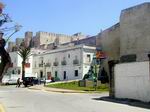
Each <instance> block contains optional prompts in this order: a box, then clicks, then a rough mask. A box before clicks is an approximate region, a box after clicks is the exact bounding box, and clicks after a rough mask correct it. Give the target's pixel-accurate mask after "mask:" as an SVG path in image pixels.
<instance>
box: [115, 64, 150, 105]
mask: <svg viewBox="0 0 150 112" xmlns="http://www.w3.org/2000/svg"><path fill="white" fill-rule="evenodd" d="M114 72H115V97H117V98H130V99H136V100H141V101H144V102H150V74H149V62H134V63H126V64H117V65H116V66H115V70H114Z"/></svg>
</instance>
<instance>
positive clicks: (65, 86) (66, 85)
mask: <svg viewBox="0 0 150 112" xmlns="http://www.w3.org/2000/svg"><path fill="white" fill-rule="evenodd" d="M46 86H47V87H52V88H61V89H69V90H80V91H88V92H90V91H95V88H94V87H79V86H78V81H73V82H66V83H55V84H53V83H50V84H48V85H46ZM108 90H109V87H108V84H101V85H100V86H98V87H97V88H96V91H97V92H104V91H108Z"/></svg>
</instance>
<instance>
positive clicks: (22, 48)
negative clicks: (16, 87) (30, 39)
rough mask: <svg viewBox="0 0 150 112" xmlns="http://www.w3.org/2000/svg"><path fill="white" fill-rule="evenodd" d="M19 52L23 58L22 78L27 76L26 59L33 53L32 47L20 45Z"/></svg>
mask: <svg viewBox="0 0 150 112" xmlns="http://www.w3.org/2000/svg"><path fill="white" fill-rule="evenodd" d="M18 54H19V55H20V56H21V58H22V79H24V76H25V64H26V60H27V59H28V57H29V56H30V54H31V49H30V47H25V46H20V48H19V49H18Z"/></svg>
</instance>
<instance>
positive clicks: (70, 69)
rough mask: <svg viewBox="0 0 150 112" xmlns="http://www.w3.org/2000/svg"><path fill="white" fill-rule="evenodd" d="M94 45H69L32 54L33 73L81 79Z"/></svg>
mask: <svg viewBox="0 0 150 112" xmlns="http://www.w3.org/2000/svg"><path fill="white" fill-rule="evenodd" d="M94 53H95V47H89V46H84V45H78V46H70V47H66V48H59V49H55V50H51V51H47V52H45V53H42V54H35V55H34V56H33V59H34V60H33V74H37V75H38V77H39V78H46V79H49V78H50V77H58V78H59V79H60V80H75V79H82V78H83V77H84V75H85V74H87V73H88V70H89V68H90V66H91V62H92V58H93V55H94Z"/></svg>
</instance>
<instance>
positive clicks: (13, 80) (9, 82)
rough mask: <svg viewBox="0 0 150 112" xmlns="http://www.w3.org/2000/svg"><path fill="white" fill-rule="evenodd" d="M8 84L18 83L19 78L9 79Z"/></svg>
mask: <svg viewBox="0 0 150 112" xmlns="http://www.w3.org/2000/svg"><path fill="white" fill-rule="evenodd" d="M8 84H17V80H16V79H9V80H8Z"/></svg>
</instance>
